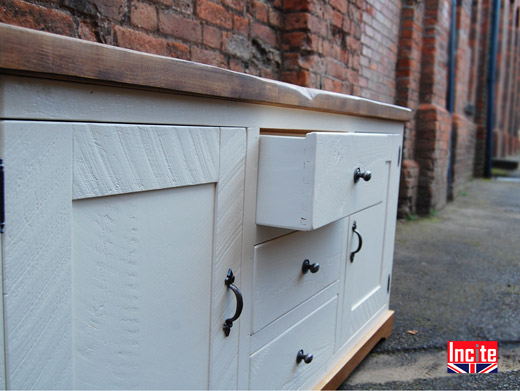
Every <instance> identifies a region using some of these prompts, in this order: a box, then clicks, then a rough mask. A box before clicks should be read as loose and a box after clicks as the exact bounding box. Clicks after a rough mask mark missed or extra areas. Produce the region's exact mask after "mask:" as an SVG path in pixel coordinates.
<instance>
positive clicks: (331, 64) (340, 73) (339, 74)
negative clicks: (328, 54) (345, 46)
mask: <svg viewBox="0 0 520 391" xmlns="http://www.w3.org/2000/svg"><path fill="white" fill-rule="evenodd" d="M326 64H327V68H326V69H327V75H330V76H332V77H333V78H336V79H340V80H343V79H345V65H343V64H342V63H340V62H338V61H336V60H333V59H327V61H326Z"/></svg>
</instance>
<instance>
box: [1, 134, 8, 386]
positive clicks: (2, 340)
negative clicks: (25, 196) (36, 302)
mask: <svg viewBox="0 0 520 391" xmlns="http://www.w3.org/2000/svg"><path fill="white" fill-rule="evenodd" d="M0 126H1V125H0ZM0 139H1V137H0ZM0 143H1V142H0ZM1 154H2V156H3V155H4V152H3V151H1ZM2 254H3V246H2V241H1V240H0V264H3V261H2V257H3V256H2ZM3 281H4V276H3V271H2V268H0V291H1V292H4V282H3ZM4 330H5V328H4V301H3V300H0V388H1V389H2V390H6V389H7V386H6V376H5V331H4Z"/></svg>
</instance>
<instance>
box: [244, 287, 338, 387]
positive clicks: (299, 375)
mask: <svg viewBox="0 0 520 391" xmlns="http://www.w3.org/2000/svg"><path fill="white" fill-rule="evenodd" d="M336 311H337V296H335V297H334V298H333V299H331V300H329V301H328V302H327V303H326V304H324V305H323V306H321V307H319V308H318V309H316V310H315V311H314V312H312V313H311V314H309V315H308V316H307V317H305V318H304V319H302V320H301V321H300V322H298V323H297V324H295V325H294V326H293V327H291V328H289V329H288V330H286V331H285V332H284V333H282V334H281V335H280V336H278V337H277V338H276V339H274V340H273V341H272V342H270V343H269V344H267V345H266V346H264V347H263V348H262V349H260V350H259V351H257V352H256V353H255V354H253V355H252V356H251V359H250V379H251V380H250V384H249V387H250V389H255V390H272V389H275V390H282V389H287V390H297V389H299V388H300V387H301V386H302V385H303V384H304V383H305V382H306V381H307V380H309V379H310V378H311V377H312V375H313V373H314V371H316V370H317V369H319V368H320V367H321V366H322V365H324V364H325V363H326V362H327V360H329V358H331V357H332V354H333V353H334V329H335V325H336ZM300 349H303V351H304V352H305V353H306V354H312V355H313V356H314V357H313V360H312V362H311V363H309V364H305V363H303V362H301V363H299V364H298V363H297V362H296V356H297V354H298V351H299V350H300Z"/></svg>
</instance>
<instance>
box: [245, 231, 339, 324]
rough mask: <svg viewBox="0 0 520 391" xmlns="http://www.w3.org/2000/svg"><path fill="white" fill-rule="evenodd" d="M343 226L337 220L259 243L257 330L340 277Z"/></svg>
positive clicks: (256, 254) (255, 287) (255, 300)
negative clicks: (313, 229) (308, 230)
mask: <svg viewBox="0 0 520 391" xmlns="http://www.w3.org/2000/svg"><path fill="white" fill-rule="evenodd" d="M343 229H344V224H341V222H337V223H334V224H329V225H327V226H325V227H323V228H320V229H318V230H315V231H312V232H295V233H292V234H289V235H286V236H283V237H281V238H278V239H275V240H271V241H269V242H266V243H263V244H259V245H257V246H256V247H255V252H254V276H253V291H254V297H253V326H252V327H253V332H254V333H256V332H257V331H259V330H261V329H262V328H263V327H265V326H266V325H268V324H269V323H271V322H272V321H274V320H275V319H277V318H279V317H280V316H282V315H283V314H285V313H287V312H288V311H290V310H291V309H293V308H294V307H296V306H297V305H298V304H300V303H302V302H304V301H305V300H307V299H309V298H310V297H312V296H313V295H315V294H316V293H318V292H319V291H321V290H322V289H323V288H325V287H327V286H329V285H330V284H332V283H333V282H334V281H336V280H338V278H339V270H340V258H341V249H342V240H343V238H344V235H343ZM306 260H308V262H306V264H307V265H308V267H306V268H305V269H306V270H307V271H306V272H304V267H303V264H304V262H305V261H306ZM316 264H318V265H319V268H317V267H316ZM316 269H317V270H316Z"/></svg>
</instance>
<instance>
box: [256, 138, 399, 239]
mask: <svg viewBox="0 0 520 391" xmlns="http://www.w3.org/2000/svg"><path fill="white" fill-rule="evenodd" d="M260 141H261V142H260V157H259V169H258V197H257V214H256V222H257V224H261V225H268V226H275V227H280V228H289V229H297V230H302V231H308V230H312V229H316V228H319V227H322V226H324V225H326V224H329V223H331V222H333V221H336V220H339V219H341V218H343V217H346V216H348V215H350V214H352V213H354V212H356V211H358V210H361V209H363V208H366V207H368V206H371V205H375V204H376V203H378V202H381V201H382V200H383V197H384V195H385V194H386V191H387V188H386V186H385V183H386V182H385V181H386V176H387V175H388V173H387V169H386V165H385V162H386V161H387V160H389V155H390V154H393V153H394V151H393V142H392V136H391V135H385V134H363V133H356V134H354V133H325V132H315V133H308V134H307V135H306V137H305V138H304V137H291V136H262V137H261V140H260ZM356 168H359V169H360V170H361V171H362V172H365V171H370V172H371V173H372V178H371V179H370V180H369V181H364V180H363V179H361V180H359V181H358V182H355V181H354V171H355V170H356Z"/></svg>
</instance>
